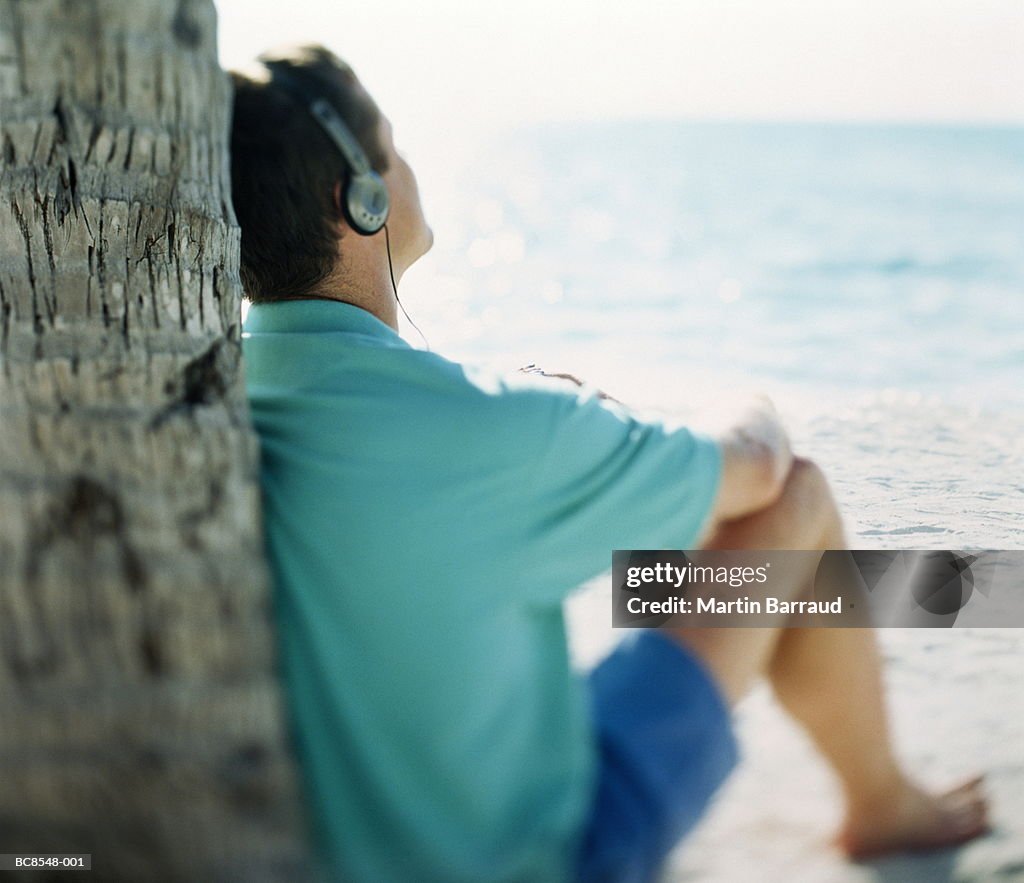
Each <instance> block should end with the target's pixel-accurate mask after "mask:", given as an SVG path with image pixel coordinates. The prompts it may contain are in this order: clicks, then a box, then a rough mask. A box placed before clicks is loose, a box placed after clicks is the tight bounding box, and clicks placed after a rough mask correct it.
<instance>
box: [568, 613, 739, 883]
mask: <svg viewBox="0 0 1024 883" xmlns="http://www.w3.org/2000/svg"><path fill="white" fill-rule="evenodd" d="M589 688H590V704H591V719H592V720H593V724H594V734H595V738H596V740H597V748H598V772H597V785H596V790H595V795H594V803H593V807H592V809H591V815H590V819H589V822H588V824H587V827H586V830H585V832H584V836H583V841H582V848H581V851H580V854H579V858H578V862H577V879H578V880H579V881H581V883H612V881H614V883H641V881H643V883H646V881H650V880H654V879H656V878H657V875H658V873H659V871H660V869H661V865H662V864H663V862H664V860H665V858H666V856H667V855H668V853H669V852H670V851H671V850H672V848H673V847H675V846H676V845H677V844H678V842H679V840H680V839H681V838H682V837H684V836H685V835H686V834H687V833H688V832H689V831H690V830H691V829H692V828H693V827H694V825H695V824H696V823H697V821H698V820H699V819H700V817H701V816H702V815H703V813H704V811H705V809H706V808H707V806H708V803H709V802H710V800H711V797H712V795H713V794H714V793H715V791H716V790H717V789H718V787H719V785H721V784H722V782H723V781H724V780H725V778H726V776H728V774H729V772H730V771H731V770H732V768H733V767H734V766H735V765H736V761H737V758H738V750H737V744H736V737H735V735H734V733H733V730H732V726H731V722H730V712H729V707H728V705H727V704H726V701H725V699H724V697H723V696H722V694H721V692H720V691H719V689H718V687H717V685H716V684H715V682H714V681H713V680H712V678H711V675H710V674H709V672H708V671H707V669H705V667H704V665H703V663H702V662H700V661H699V660H698V659H697V657H696V656H694V654H692V653H690V652H689V651H688V650H686V649H685V648H684V647H683V646H682V645H681V644H679V643H678V642H677V641H675V640H674V639H672V638H670V637H669V636H668V635H665V634H663V633H661V632H659V631H657V630H655V629H642V630H639V629H638V630H636V631H634V632H633V633H632V634H630V635H629V636H627V637H626V638H625V640H623V641H622V643H620V644H619V645H618V646H617V647H616V648H615V649H614V650H613V651H612V652H611V653H610V654H609V655H608V656H607V657H606V658H605V659H604V660H603V661H602V662H600V663H599V664H598V665H597V666H596V667H595V668H594V670H593V671H592V672H591V673H590V676H589Z"/></svg>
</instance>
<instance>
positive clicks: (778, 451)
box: [711, 397, 793, 523]
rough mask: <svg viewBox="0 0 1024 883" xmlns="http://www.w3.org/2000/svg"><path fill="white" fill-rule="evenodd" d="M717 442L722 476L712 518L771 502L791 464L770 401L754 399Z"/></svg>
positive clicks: (744, 512) (736, 515) (723, 518)
mask: <svg viewBox="0 0 1024 883" xmlns="http://www.w3.org/2000/svg"><path fill="white" fill-rule="evenodd" d="M720 442H721V446H722V480H721V484H720V486H719V490H718V497H717V498H716V500H715V505H714V509H713V510H712V515H711V520H712V522H713V523H717V522H721V521H730V520H732V519H734V518H741V517H742V516H744V515H749V514H751V513H752V512H757V511H758V510H760V509H764V508H765V507H766V506H769V505H771V504H772V503H773V502H775V500H777V499H778V497H779V494H780V493H781V492H782V486H783V484H784V483H785V480H786V476H787V475H788V474H789V470H790V467H791V466H792V465H793V452H792V450H791V449H790V445H789V437H788V435H787V434H786V430H785V429H784V428H783V426H782V422H781V420H780V419H779V415H778V412H777V411H776V410H775V406H774V405H773V404H772V403H771V401H770V400H769V399H768V398H766V397H759V398H758V399H756V400H755V402H754V403H753V404H752V405H751V406H750V407H748V408H747V410H746V411H745V412H744V413H743V415H742V417H741V418H740V419H739V420H738V421H737V422H736V423H735V424H734V425H733V426H732V427H731V428H730V429H728V430H727V431H726V432H725V433H724V434H723V435H722V436H721V438H720Z"/></svg>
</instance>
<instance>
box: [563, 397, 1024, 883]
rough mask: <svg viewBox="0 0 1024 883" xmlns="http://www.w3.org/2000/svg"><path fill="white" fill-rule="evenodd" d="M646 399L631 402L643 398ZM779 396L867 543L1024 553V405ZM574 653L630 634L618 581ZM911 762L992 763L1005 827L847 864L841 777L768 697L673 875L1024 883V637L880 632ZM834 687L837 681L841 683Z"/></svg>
mask: <svg viewBox="0 0 1024 883" xmlns="http://www.w3.org/2000/svg"><path fill="white" fill-rule="evenodd" d="M633 400H634V401H635V399H633ZM805 404H806V403H801V402H799V401H798V400H796V399H793V400H789V401H787V400H786V398H785V396H783V397H782V400H780V405H782V406H783V409H784V411H785V412H786V413H787V416H788V417H789V419H790V422H791V425H792V427H793V436H794V439H795V442H796V445H795V446H796V447H797V449H798V450H800V451H801V452H806V453H809V454H811V455H813V456H814V457H815V458H816V459H817V460H818V461H819V462H820V463H821V464H822V465H823V466H824V467H825V468H826V471H827V472H828V474H829V475H830V476H831V478H832V483H833V486H834V488H835V491H836V495H837V497H838V499H839V501H840V504H841V506H842V508H843V511H844V513H845V517H846V520H847V524H848V528H849V534H850V540H851V545H852V546H854V547H857V548H908V549H910V548H955V549H970V548H989V549H1015V548H1024V442H1022V438H1024V412H1022V411H1021V410H1019V409H1015V408H1007V409H1002V410H1000V411H998V412H993V411H990V410H989V411H986V410H984V409H978V410H971V409H968V408H957V407H952V406H949V405H946V404H942V403H937V402H935V401H927V400H922V399H920V398H918V397H913V396H911V397H907V396H901V395H898V394H895V393H890V394H880V395H877V396H872V397H869V398H867V399H862V400H860V401H858V402H857V403H856V404H855V405H854V406H850V405H848V404H847V405H844V406H842V407H839V406H838V405H836V404H835V403H834V402H833V403H826V404H821V403H818V404H817V405H816V406H813V407H805V406H804V405H805ZM569 613H570V630H571V637H572V643H573V650H574V656H575V659H576V661H577V662H578V663H579V664H580V665H587V664H589V663H591V662H592V661H594V660H595V659H596V658H598V657H599V656H600V655H601V654H602V653H603V652H605V650H606V649H607V648H608V647H609V646H610V645H611V644H612V643H613V642H614V641H615V640H617V638H618V634H617V633H616V632H615V631H614V630H612V629H611V628H610V627H609V626H608V622H609V621H610V618H611V602H610V586H609V582H608V580H607V579H602V580H598V581H595V582H594V583H593V584H592V585H590V586H588V587H586V588H585V589H584V590H583V591H581V592H580V593H579V594H578V595H576V596H575V597H574V598H573V599H572V601H571V602H570V605H569ZM882 644H883V649H884V652H885V656H886V660H887V687H888V691H889V704H890V709H891V713H892V717H893V727H894V730H895V737H896V741H897V744H898V747H899V751H900V755H901V757H902V758H903V759H904V760H905V762H906V763H907V764H908V766H909V768H910V769H911V770H912V771H914V772H915V773H916V774H918V775H919V776H920V778H922V779H923V780H924V781H926V782H929V783H934V784H936V785H942V784H946V783H952V782H955V781H956V780H958V779H959V778H961V777H963V776H965V775H968V774H971V773H974V772H976V771H985V772H986V773H987V774H988V786H989V790H990V794H991V797H992V807H993V813H992V815H993V825H994V832H993V833H992V834H991V835H989V836H987V837H985V838H984V839H981V840H979V841H976V842H975V843H973V844H971V845H969V846H967V847H964V848H961V849H958V850H947V851H944V852H942V853H938V854H933V855H929V856H923V857H909V856H907V857H899V858H892V859H888V860H885V861H877V862H871V863H867V864H860V865H851V864H848V863H846V862H844V861H843V860H842V858H841V857H840V856H839V855H838V854H837V853H836V852H835V851H834V850H832V849H830V848H829V845H828V839H829V836H830V834H831V832H832V831H833V829H834V828H835V827H836V825H837V823H838V820H839V811H840V807H839V803H838V800H837V792H836V788H835V784H834V782H833V780H832V779H831V777H830V774H829V772H828V771H827V769H826V768H825V767H824V766H823V765H822V764H821V762H820V761H819V760H818V759H817V757H816V756H815V754H814V751H813V749H812V748H811V746H810V744H809V743H808V742H807V740H806V738H805V737H804V736H803V735H802V733H800V732H799V731H797V730H796V729H795V728H794V727H793V726H792V725H791V724H790V723H789V721H788V720H786V719H785V718H784V717H783V716H782V714H781V712H780V711H779V710H778V708H777V707H776V706H775V705H774V704H773V703H772V701H771V699H770V697H769V696H768V694H767V691H765V690H763V689H762V690H760V691H758V692H756V693H755V694H753V695H752V696H751V697H750V698H749V699H747V700H746V701H745V702H744V703H743V704H742V705H741V706H740V708H739V709H738V711H737V726H738V730H739V733H740V738H741V743H742V746H743V754H744V759H743V761H742V764H741V766H740V768H739V769H738V770H737V771H736V772H735V773H734V774H733V776H732V778H731V779H730V781H729V782H728V783H727V784H726V786H725V787H724V788H723V790H722V791H721V792H720V794H719V797H718V799H717V800H716V802H715V805H714V806H713V808H712V810H711V812H710V813H709V815H708V816H707V818H706V820H705V821H704V823H703V824H702V825H701V826H700V828H699V829H698V830H697V831H696V832H694V834H693V835H692V836H691V837H690V838H689V839H688V840H686V841H685V842H684V843H683V844H682V845H681V846H680V848H679V849H678V850H677V851H676V853H675V854H674V855H673V856H672V858H671V861H670V863H669V867H668V869H667V873H666V880H668V881H691V880H692V881H705V880H708V881H728V883H734V881H744V883H745V881H757V883H773V881H786V883H804V881H806V883H822V881H836V883H865V881H884V883H898V881H915V883H917V881H920V883H940V881H946V880H955V881H978V883H980V881H1000V883H1008V881H1015V880H1021V881H1024V630H1014V629H978V630H967V629H951V630H941V629H934V630H915V631H910V630H890V631H886V632H883V633H882ZM836 689H841V685H837V686H836Z"/></svg>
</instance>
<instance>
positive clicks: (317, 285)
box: [231, 47, 986, 883]
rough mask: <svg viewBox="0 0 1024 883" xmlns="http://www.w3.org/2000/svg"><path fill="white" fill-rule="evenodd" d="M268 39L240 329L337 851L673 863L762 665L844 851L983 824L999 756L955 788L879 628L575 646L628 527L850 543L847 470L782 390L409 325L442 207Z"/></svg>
mask: <svg viewBox="0 0 1024 883" xmlns="http://www.w3.org/2000/svg"><path fill="white" fill-rule="evenodd" d="M264 61H265V62H266V67H265V69H264V70H263V73H262V74H254V75H253V76H251V77H250V76H244V75H241V74H236V75H234V81H235V88H236V99H235V110H234V120H233V132H232V144H231V149H232V183H233V195H234V204H235V210H236V212H237V215H238V219H239V222H240V225H241V228H242V274H243V281H244V284H245V288H246V292H247V294H248V296H249V297H250V299H251V300H252V302H253V306H252V307H251V309H250V311H249V314H248V317H247V319H246V325H245V332H246V333H245V337H244V348H245V357H246V373H247V382H248V389H249V395H250V399H251V402H252V409H253V416H254V420H255V423H256V427H257V429H258V431H259V435H260V440H261V446H262V484H263V492H264V502H265V517H266V536H267V546H268V554H269V556H270V561H271V564H272V567H273V572H274V576H275V583H276V587H275V614H276V618H277V623H278V627H279V634H280V641H281V644H280V647H281V659H282V666H283V674H284V677H285V682H286V685H287V688H288V696H289V702H290V712H291V719H292V722H293V732H294V738H295V744H296V750H297V752H298V757H299V759H300V761H301V764H302V768H303V771H304V775H305V781H306V785H307V793H308V796H309V801H310V806H311V810H312V813H311V818H312V821H313V823H314V825H315V835H316V842H317V844H318V846H319V848H320V850H321V852H322V854H323V856H324V858H325V861H326V867H327V870H328V872H329V874H330V875H331V876H332V877H334V878H336V879H339V880H348V881H374V883H381V881H420V880H438V881H441V880H443V881H498V880H502V881H513V880H515V881H548V880H571V879H578V880H584V881H587V880H631V881H632V880H649V879H652V878H653V877H654V876H655V875H656V874H657V872H658V869H659V868H660V867H661V865H662V863H663V861H664V859H665V856H666V855H667V853H668V852H669V851H670V850H671V849H672V848H673V846H675V845H676V844H677V843H678V841H679V840H680V838H681V837H682V836H684V835H685V834H686V833H687V832H688V831H689V830H690V829H691V828H692V827H693V826H694V824H695V823H696V822H697V821H698V819H699V818H700V817H701V815H702V813H703V812H704V810H705V808H706V807H707V805H708V803H709V801H710V799H711V797H712V795H713V794H714V792H715V791H716V789H717V788H718V786H719V785H720V784H721V782H722V781H723V780H724V779H725V778H726V776H727V775H728V773H729V772H730V770H731V769H732V768H733V766H734V765H735V763H736V742H735V737H734V735H733V732H732V728H731V723H730V710H729V709H730V706H732V705H734V704H735V703H736V702H737V701H738V700H739V699H740V698H741V697H742V696H743V695H744V694H745V693H746V692H747V690H748V689H749V688H750V686H751V685H752V684H753V683H754V681H755V680H756V679H757V678H759V677H761V676H767V677H768V678H769V679H770V681H771V684H772V686H773V688H774V691H775V694H776V696H777V697H778V699H779V701H780V702H781V704H782V706H783V707H784V708H785V709H786V710H787V711H788V712H789V713H790V714H792V715H793V717H795V718H796V720H797V721H799V722H800V723H801V724H802V725H803V726H804V727H805V728H806V729H807V731H808V732H809V733H810V735H811V737H812V738H813V740H814V742H815V744H816V745H817V747H818V748H819V749H820V750H821V752H822V753H823V755H824V756H825V757H826V758H827V760H828V761H829V762H830V764H831V766H832V768H833V769H834V770H835V772H836V773H837V774H838V777H839V779H840V781H841V782H842V785H843V789H844V796H845V801H846V819H845V823H844V825H843V828H842V830H841V831H840V833H839V837H838V844H839V845H840V847H841V848H842V849H843V850H845V851H846V852H847V853H848V854H850V855H851V856H862V855H869V854H877V853H884V852H889V851H895V850H903V849H927V848H933V847H941V846H945V845H948V844H953V843H959V842H963V841H965V840H968V839H970V838H972V837H974V836H976V835H977V834H979V833H980V832H981V831H983V830H984V828H985V825H986V820H985V802H984V799H983V797H982V795H981V792H980V786H979V783H978V782H977V781H971V782H968V783H966V784H964V785H962V786H961V787H959V788H957V789H955V790H953V791H950V792H947V793H943V794H938V795H934V794H931V793H928V792H926V791H925V790H922V789H921V788H919V787H918V786H917V785H915V784H914V783H913V782H912V781H910V779H909V778H908V777H907V775H906V774H905V773H904V772H903V770H902V769H901V767H900V764H899V762H898V761H897V759H896V758H895V757H894V754H893V749H892V745H891V741H890V737H889V732H888V727H887V723H886V714H885V709H884V704H883V693H882V685H881V677H880V660H879V654H878V650H877V649H876V644H875V636H874V634H873V633H872V631H871V630H869V629H828V630H825V629H821V630H818V629H787V628H784V626H785V625H786V619H785V617H783V616H780V618H779V623H778V624H779V626H780V627H779V628H759V629H738V628H721V629H703V630H702V629H686V630H676V631H673V630H668V629H662V630H637V631H632V632H630V633H629V637H627V638H626V639H625V640H624V641H623V642H622V643H620V644H619V645H618V647H617V648H616V649H615V650H613V651H612V652H611V653H610V655H609V656H608V657H607V658H605V659H604V660H603V661H602V662H601V663H600V664H599V665H598V666H597V667H596V668H595V669H594V670H593V671H591V672H589V673H588V674H586V675H582V674H579V673H575V672H573V671H572V669H571V667H570V661H569V655H568V649H567V641H566V633H565V622H564V618H563V611H562V602H563V600H564V599H565V598H566V596H567V595H568V594H569V593H570V592H571V591H572V590H573V589H574V588H575V587H577V586H578V585H580V584H581V583H582V582H584V581H585V580H587V579H589V578H592V577H594V576H596V575H597V574H600V573H602V572H603V571H605V570H607V568H608V566H609V561H610V555H611V551H612V550H613V549H615V548H622V549H628V548H632V549H662V548H677V549H678V548H682V549H687V548H695V547H697V546H703V547H705V548H715V549H828V548H842V547H844V544H845V539H844V536H843V529H842V524H841V519H840V516H839V513H838V511H837V509H836V504H835V501H834V500H833V497H832V495H831V493H830V490H829V486H828V483H827V481H826V479H825V477H824V475H823V474H822V472H821V470H820V469H819V468H818V467H817V466H815V465H814V464H813V463H812V462H810V461H808V460H805V459H801V458H799V457H794V456H793V455H792V454H791V452H790V448H789V443H788V441H787V437H786V434H785V432H784V430H783V429H782V427H781V426H780V424H779V421H778V419H777V416H776V414H775V412H774V410H773V409H772V408H771V406H770V405H768V404H767V403H761V404H759V405H756V406H754V407H753V408H752V409H751V410H750V412H749V414H748V415H747V416H746V417H745V418H744V419H743V420H741V421H740V422H739V423H738V424H737V425H736V426H735V427H733V428H732V429H731V430H730V431H728V432H726V433H724V434H722V435H721V436H719V437H712V436H709V435H706V434H703V433H698V432H693V431H690V430H688V429H685V428H679V429H673V430H669V429H668V428H666V427H665V426H663V425H660V424H657V423H649V422H644V421H641V420H639V419H637V418H636V417H635V416H634V415H632V414H631V413H630V411H629V410H628V409H626V408H625V407H622V406H620V405H618V404H617V403H613V402H610V401H607V400H605V399H602V398H601V397H600V396H599V395H598V394H596V393H595V392H594V391H593V390H591V389H590V388H589V387H587V386H586V385H583V386H582V387H577V386H574V385H573V384H572V383H570V382H568V381H565V380H552V379H549V378H543V377H533V376H527V375H524V374H516V375H512V376H510V377H504V378H499V377H493V376H490V375H488V374H485V373H483V372H479V371H475V370H472V369H470V368H468V367H465V366H463V365H459V364H455V363H453V362H450V361H448V360H446V359H444V358H442V357H441V356H439V355H437V354H434V353H430V352H424V351H421V350H417V349H414V348H413V347H411V346H409V345H408V344H407V343H406V342H405V341H404V340H403V339H402V338H401V337H400V336H399V334H398V331H397V329H398V319H397V312H396V309H397V306H398V305H397V300H396V295H397V287H396V285H397V281H398V280H400V279H401V278H402V274H403V273H404V271H405V270H406V269H408V267H409V266H410V265H411V264H412V263H414V262H415V261H416V260H417V259H418V258H419V257H421V256H422V255H423V254H424V253H426V252H427V251H428V250H429V248H430V246H431V244H432V234H431V231H430V228H429V227H428V226H427V224H426V222H425V220H424V217H423V213H422V210H421V207H420V202H419V196H418V192H417V186H416V179H415V177H414V175H413V172H412V170H411V169H410V167H409V165H408V164H407V163H406V161H405V160H404V159H403V158H402V156H401V155H400V154H398V153H397V152H396V150H395V146H394V143H393V140H392V132H391V125H390V123H389V122H388V121H387V119H386V118H385V117H383V116H382V115H381V114H380V112H379V111H378V109H377V107H376V105H375V104H374V102H373V100H372V99H371V98H370V96H369V95H368V94H367V93H366V91H365V90H364V89H363V87H362V86H361V85H360V83H359V82H358V80H357V79H356V78H355V76H354V75H353V73H352V72H351V70H350V69H349V68H348V67H347V66H346V65H345V64H344V63H342V62H341V61H340V60H338V59H337V58H336V57H334V56H333V55H332V54H330V53H329V52H328V51H326V50H324V49H322V48H319V47H305V48H302V49H298V50H293V51H292V52H290V53H286V54H282V55H278V56H273V57H267V56H265V57H264ZM271 72H273V74H274V78H273V79H271ZM303 96H310V99H309V102H308V103H307V100H306V99H304V98H303ZM314 97H320V98H322V99H325V100H326V101H327V102H329V104H330V105H331V107H332V108H333V111H334V112H335V113H337V114H338V115H339V116H340V117H341V119H343V120H344V121H345V123H346V124H347V126H348V128H349V129H351V131H352V132H353V134H354V135H355V137H356V138H357V140H358V141H359V142H360V144H361V145H362V149H363V150H364V151H365V153H366V155H367V157H368V159H369V162H370V164H371V165H372V166H373V168H375V169H376V170H377V171H378V172H380V173H381V175H382V176H383V180H384V182H385V183H386V185H387V191H388V195H389V198H390V209H389V214H388V217H387V225H386V227H385V228H384V229H382V230H381V231H380V232H379V233H374V234H372V235H359V234H358V233H357V232H356V230H354V229H353V227H352V224H353V223H354V222H353V221H352V220H351V214H346V209H345V208H344V206H343V201H344V199H345V195H346V193H347V192H348V190H347V186H348V183H349V181H348V177H349V175H350V174H351V173H350V171H349V169H351V167H352V165H351V162H350V161H346V160H345V159H343V157H342V155H341V153H340V152H339V148H338V147H337V146H336V142H335V141H333V140H332V137H329V135H328V133H327V131H326V129H325V128H324V125H323V124H322V122H321V121H318V119H317V118H316V117H315V116H314V114H313V113H312V112H311V111H310V105H311V103H312V99H313V98H314ZM350 211H351V210H349V212H350ZM392 273H393V276H392ZM811 576H812V575H811V573H810V572H808V573H806V574H797V575H795V576H794V578H793V579H792V581H791V585H789V586H788V588H787V589H786V591H787V592H788V593H789V594H788V597H789V599H791V600H798V599H800V598H802V597H804V596H805V595H806V593H807V592H808V591H809V586H810V583H811Z"/></svg>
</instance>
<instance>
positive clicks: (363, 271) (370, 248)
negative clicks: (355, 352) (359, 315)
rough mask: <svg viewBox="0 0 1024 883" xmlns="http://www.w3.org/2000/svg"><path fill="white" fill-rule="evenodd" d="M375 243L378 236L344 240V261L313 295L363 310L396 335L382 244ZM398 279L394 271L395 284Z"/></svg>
mask: <svg viewBox="0 0 1024 883" xmlns="http://www.w3.org/2000/svg"><path fill="white" fill-rule="evenodd" d="M380 238H381V239H383V237H380ZM377 239H378V236H372V237H359V236H356V235H355V234H352V235H350V236H347V237H346V238H345V240H344V244H343V246H342V248H343V249H344V251H345V257H344V259H343V260H340V261H339V262H338V265H337V266H336V267H335V270H334V272H333V273H331V275H330V276H328V277H327V278H326V279H325V280H324V281H323V282H322V283H320V285H319V286H317V290H316V292H315V294H316V295H317V296H318V297H323V298H329V299H331V300H340V301H344V302H345V303H349V304H352V305H353V306H356V307H359V308H361V309H364V310H366V311H367V312H368V313H372V314H373V315H374V316H376V317H377V318H378V319H380V320H381V322H383V323H384V324H385V325H388V326H390V327H391V328H393V329H394V330H395V331H398V304H397V301H396V300H395V291H394V289H393V288H392V286H391V272H390V269H389V267H388V260H387V253H386V252H385V251H384V243H383V241H381V242H377V241H376V240H377ZM400 278H401V270H400V268H399V267H396V268H395V279H396V284H397V280H398V279H400Z"/></svg>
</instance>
